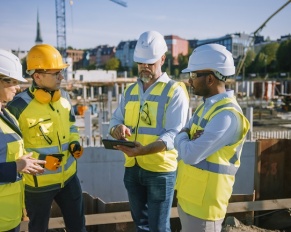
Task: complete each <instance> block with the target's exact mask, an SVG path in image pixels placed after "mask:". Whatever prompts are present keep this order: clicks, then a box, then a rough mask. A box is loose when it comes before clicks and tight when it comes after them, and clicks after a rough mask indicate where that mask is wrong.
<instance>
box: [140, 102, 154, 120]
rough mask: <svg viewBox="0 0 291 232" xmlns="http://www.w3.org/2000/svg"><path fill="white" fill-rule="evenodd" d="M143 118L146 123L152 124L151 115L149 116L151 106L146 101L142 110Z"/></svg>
mask: <svg viewBox="0 0 291 232" xmlns="http://www.w3.org/2000/svg"><path fill="white" fill-rule="evenodd" d="M140 118H141V120H143V121H144V122H145V123H146V124H148V125H152V122H151V119H150V116H149V106H148V103H145V104H144V105H143V107H142V111H141V117H140Z"/></svg>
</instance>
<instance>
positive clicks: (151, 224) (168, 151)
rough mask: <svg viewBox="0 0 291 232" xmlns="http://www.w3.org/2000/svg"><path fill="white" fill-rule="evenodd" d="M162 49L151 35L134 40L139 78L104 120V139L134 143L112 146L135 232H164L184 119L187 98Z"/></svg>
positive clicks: (167, 226)
mask: <svg viewBox="0 0 291 232" xmlns="http://www.w3.org/2000/svg"><path fill="white" fill-rule="evenodd" d="M167 49H168V48H167V45H166V42H165V39H164V37H163V36H162V35H161V34H160V33H158V32H156V31H147V32H144V33H143V34H141V36H140V37H139V39H138V41H137V44H136V47H135V51H134V58H133V59H134V61H135V62H137V64H138V73H139V78H138V80H137V83H134V84H132V85H130V86H129V87H127V88H126V90H125V91H124V94H123V96H122V98H121V102H120V104H119V106H118V107H117V109H116V110H115V112H114V114H113V116H112V119H111V121H110V127H109V128H110V135H111V136H112V137H114V138H115V139H119V140H129V141H134V142H135V147H134V148H130V147H126V146H122V145H118V146H116V149H118V150H121V151H122V152H123V153H124V154H125V174H124V184H125V187H126V190H127V193H128V198H129V203H130V207H131V214H132V218H133V220H134V223H135V225H136V229H137V231H138V232H140V231H152V232H158V231H160V232H167V231H171V229H170V210H171V206H172V200H173V194H174V184H175V180H176V168H177V160H176V158H177V151H176V150H175V149H174V144H173V142H174V137H175V136H176V134H177V132H178V131H180V130H181V129H182V127H183V126H184V124H185V122H186V119H187V112H188V105H189V104H188V103H189V97H188V94H187V91H186V89H185V85H184V84H183V83H179V82H175V81H173V80H171V79H170V78H169V77H168V75H167V74H166V73H165V72H162V69H161V68H162V65H163V64H164V62H165V59H166V56H165V53H166V52H167Z"/></svg>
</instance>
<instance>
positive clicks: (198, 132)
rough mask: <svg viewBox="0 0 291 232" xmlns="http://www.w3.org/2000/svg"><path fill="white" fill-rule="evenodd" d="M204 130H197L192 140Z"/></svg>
mask: <svg viewBox="0 0 291 232" xmlns="http://www.w3.org/2000/svg"><path fill="white" fill-rule="evenodd" d="M203 132H204V130H197V131H196V132H195V133H194V135H193V138H192V140H195V139H198V138H199V137H200V136H201V135H202V134H203Z"/></svg>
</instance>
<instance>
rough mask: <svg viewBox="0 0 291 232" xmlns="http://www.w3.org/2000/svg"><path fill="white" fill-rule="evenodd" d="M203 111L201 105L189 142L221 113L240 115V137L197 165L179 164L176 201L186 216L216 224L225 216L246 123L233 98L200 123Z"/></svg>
mask: <svg viewBox="0 0 291 232" xmlns="http://www.w3.org/2000/svg"><path fill="white" fill-rule="evenodd" d="M203 109H204V104H201V105H200V106H199V107H198V108H197V110H196V111H195V113H194V120H193V125H192V126H191V129H190V137H191V138H192V137H193V135H194V134H195V132H196V130H203V129H204V128H205V126H206V125H207V123H208V122H209V121H211V119H212V118H213V117H214V116H215V115H216V114H217V113H219V112H221V111H223V110H229V111H233V112H236V113H238V115H240V119H241V120H242V125H243V130H242V135H241V137H240V139H239V140H238V141H237V142H236V143H235V144H232V145H229V146H225V147H222V148H221V149H219V150H218V151H217V152H215V153H213V154H212V155H211V156H209V157H207V158H206V159H205V160H202V161H201V162H199V163H198V164H195V165H189V164H185V163H184V162H183V160H180V161H179V164H178V171H177V172H178V175H177V181H176V189H177V198H178V203H179V205H180V206H181V208H182V209H183V211H184V212H186V213H187V214H190V215H193V216H195V217H198V218H201V219H204V220H219V219H223V218H224V216H225V214H226V210H227V206H228V200H229V198H230V196H231V193H232V186H233V184H234V181H235V174H236V172H237V170H238V168H239V166H240V155H241V151H242V145H243V142H244V138H245V136H246V134H247V132H248V130H249V122H248V120H247V119H246V117H245V116H244V115H243V113H242V111H241V109H240V107H239V105H238V103H237V102H236V100H235V98H225V99H223V100H221V101H218V102H217V103H216V104H214V105H213V106H212V107H211V108H210V110H209V111H208V112H207V113H206V114H205V115H204V117H203V118H202V119H201V115H202V112H203ZM200 119H201V120H200Z"/></svg>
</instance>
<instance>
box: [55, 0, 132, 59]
mask: <svg viewBox="0 0 291 232" xmlns="http://www.w3.org/2000/svg"><path fill="white" fill-rule="evenodd" d="M110 1H112V2H114V3H117V4H119V5H121V6H124V7H127V3H126V2H124V1H122V0H110ZM69 2H70V5H71V6H72V5H73V1H72V0H70V1H69ZM55 4H56V28H57V49H58V50H59V52H60V53H61V55H62V56H63V58H66V57H67V54H66V48H67V44H66V43H67V38H66V5H65V0H55Z"/></svg>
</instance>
